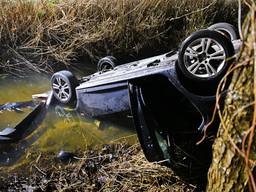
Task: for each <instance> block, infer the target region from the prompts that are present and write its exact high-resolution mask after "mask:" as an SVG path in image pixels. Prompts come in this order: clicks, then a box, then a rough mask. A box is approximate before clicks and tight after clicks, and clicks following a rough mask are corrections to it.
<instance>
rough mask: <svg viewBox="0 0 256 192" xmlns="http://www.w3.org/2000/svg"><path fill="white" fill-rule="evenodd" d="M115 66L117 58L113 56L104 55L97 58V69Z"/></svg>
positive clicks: (106, 69) (104, 69)
mask: <svg viewBox="0 0 256 192" xmlns="http://www.w3.org/2000/svg"><path fill="white" fill-rule="evenodd" d="M116 66H117V59H116V58H115V57H113V56H106V57H103V58H102V59H100V60H99V62H98V64H97V68H98V71H109V70H112V69H114V68H115V67H116Z"/></svg>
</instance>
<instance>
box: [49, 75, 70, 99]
mask: <svg viewBox="0 0 256 192" xmlns="http://www.w3.org/2000/svg"><path fill="white" fill-rule="evenodd" d="M52 88H53V91H54V93H55V95H56V96H57V97H58V99H59V100H60V101H63V102H66V101H68V100H69V98H70V96H71V89H70V86H69V84H68V82H67V81H66V80H65V79H63V78H61V77H56V78H55V79H54V81H53V84H52Z"/></svg>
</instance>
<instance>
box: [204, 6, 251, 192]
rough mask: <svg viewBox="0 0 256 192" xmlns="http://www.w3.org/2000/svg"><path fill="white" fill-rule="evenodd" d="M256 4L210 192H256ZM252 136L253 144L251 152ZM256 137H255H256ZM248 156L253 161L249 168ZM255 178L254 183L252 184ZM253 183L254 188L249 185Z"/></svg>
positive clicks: (233, 83) (217, 142)
mask: <svg viewBox="0 0 256 192" xmlns="http://www.w3.org/2000/svg"><path fill="white" fill-rule="evenodd" d="M254 14H255V5H254V3H253V2H252V7H251V11H250V13H249V15H248V18H247V19H248V20H246V22H247V23H245V24H244V26H246V27H248V28H246V27H245V28H244V31H246V32H245V39H244V42H245V43H244V47H243V50H242V53H241V55H240V58H239V59H238V61H237V64H236V70H234V73H233V77H232V81H231V84H230V87H229V90H228V94H227V97H226V101H225V106H224V109H223V112H222V113H221V124H220V127H219V130H218V134H217V138H216V140H215V143H214V145H213V160H212V164H211V167H210V169H209V172H208V185H207V191H209V192H211V191H212V192H216V191H223V192H224V191H227V192H229V191H244V190H245V189H246V188H247V186H249V188H250V189H251V190H252V191H253V190H255V188H253V183H254V182H253V181H252V178H253V176H252V175H251V177H249V174H250V173H251V172H250V171H251V170H252V169H253V167H254V165H255V164H254V163H252V162H253V161H255V159H256V158H255V157H256V145H255V144H256V136H254V127H255V126H254V123H255V122H254V121H255V119H254V113H255V106H256V105H255V102H254V99H255V92H256V85H255V78H256V77H255V65H256V63H255V57H256V50H255V47H256V44H255V38H256V37H255V36H256V34H255V33H254V31H255V26H254V25H256V22H255V17H254ZM250 136H251V141H252V145H251V148H250V150H249V151H250V153H247V149H248V146H249V144H248V143H249V140H250ZM253 136H254V137H253ZM246 154H249V156H248V155H247V157H249V159H250V160H249V161H247V162H249V163H248V164H247V165H248V166H246V160H245V159H246ZM250 179H251V182H249V181H250ZM248 183H250V185H248Z"/></svg>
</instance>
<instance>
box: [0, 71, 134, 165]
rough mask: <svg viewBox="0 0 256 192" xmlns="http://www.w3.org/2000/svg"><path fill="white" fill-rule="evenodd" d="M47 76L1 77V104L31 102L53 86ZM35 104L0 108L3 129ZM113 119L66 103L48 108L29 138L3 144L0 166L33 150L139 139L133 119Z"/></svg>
mask: <svg viewBox="0 0 256 192" xmlns="http://www.w3.org/2000/svg"><path fill="white" fill-rule="evenodd" d="M49 79H50V78H49V77H48V76H43V75H40V76H38V75H36V76H32V77H30V78H26V79H14V78H6V79H1V80H0V88H1V92H0V104H6V103H10V102H17V101H19V102H24V101H30V100H31V99H32V97H31V96H32V95H33V94H39V93H44V92H46V91H48V90H49V89H50V84H49V81H50V80H49ZM32 110H33V106H31V107H26V108H21V109H19V110H18V111H17V110H16V111H14V110H4V111H0V130H3V129H4V128H6V127H15V125H17V124H18V123H19V122H20V121H21V120H22V119H23V118H25V117H26V116H27V115H28V114H29V113H30V112H31V111H32ZM128 122H129V123H127V124H126V123H121V124H122V125H120V124H119V125H118V124H115V123H114V124H113V122H110V121H108V122H106V121H99V120H97V119H88V118H86V117H84V116H81V115H80V114H78V113H77V112H76V111H73V110H70V109H68V108H65V107H63V106H58V105H57V106H53V107H52V108H51V109H49V110H48V112H47V114H46V116H45V118H44V120H43V122H42V123H40V124H39V125H37V126H36V129H35V130H34V131H33V132H32V134H30V135H29V136H28V137H27V138H25V139H23V140H21V141H19V142H17V143H14V144H0V167H1V166H2V167H3V166H13V165H15V164H17V163H20V162H22V161H24V160H25V159H27V156H28V154H30V153H34V152H37V153H38V152H41V153H44V152H47V153H49V152H53V153H56V154H57V152H58V151H60V150H65V151H71V152H75V151H84V150H86V149H87V148H88V147H91V146H95V145H101V144H109V143H113V142H120V141H123V140H124V139H126V141H127V142H129V143H134V142H135V141H136V135H135V132H134V130H133V128H132V124H131V121H128Z"/></svg>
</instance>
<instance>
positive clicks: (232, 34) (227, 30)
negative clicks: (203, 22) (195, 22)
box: [208, 23, 239, 41]
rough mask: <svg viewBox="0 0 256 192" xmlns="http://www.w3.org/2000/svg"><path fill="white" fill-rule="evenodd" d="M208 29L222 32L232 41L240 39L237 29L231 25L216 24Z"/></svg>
mask: <svg viewBox="0 0 256 192" xmlns="http://www.w3.org/2000/svg"><path fill="white" fill-rule="evenodd" d="M208 29H210V30H214V31H218V32H220V33H221V34H223V35H225V36H226V37H228V38H229V39H230V40H231V41H234V40H237V39H239V35H238V34H237V30H236V28H235V27H234V26H233V25H231V24H229V23H216V24H213V25H211V26H210V27H208Z"/></svg>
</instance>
